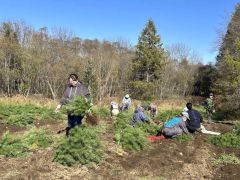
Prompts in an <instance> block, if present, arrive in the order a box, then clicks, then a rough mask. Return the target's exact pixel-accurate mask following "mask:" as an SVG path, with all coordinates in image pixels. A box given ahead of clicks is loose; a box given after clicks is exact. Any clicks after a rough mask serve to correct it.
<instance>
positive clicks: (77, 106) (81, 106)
mask: <svg viewBox="0 0 240 180" xmlns="http://www.w3.org/2000/svg"><path fill="white" fill-rule="evenodd" d="M90 108H91V103H90V101H88V100H87V99H86V98H85V97H83V96H77V97H76V98H75V99H74V100H73V101H71V102H70V103H68V104H67V105H65V106H63V108H62V111H63V112H64V113H70V114H71V115H76V116H78V115H81V116H84V115H86V114H88V113H89V110H90Z"/></svg>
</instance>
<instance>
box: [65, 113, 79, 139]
mask: <svg viewBox="0 0 240 180" xmlns="http://www.w3.org/2000/svg"><path fill="white" fill-rule="evenodd" d="M82 119H83V116H72V115H69V114H68V127H67V128H66V135H67V136H68V135H69V131H70V129H72V128H74V127H75V126H76V125H81V124H82Z"/></svg>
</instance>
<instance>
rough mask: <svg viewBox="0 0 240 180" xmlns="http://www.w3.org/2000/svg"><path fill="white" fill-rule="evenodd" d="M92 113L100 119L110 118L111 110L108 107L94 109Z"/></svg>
mask: <svg viewBox="0 0 240 180" xmlns="http://www.w3.org/2000/svg"><path fill="white" fill-rule="evenodd" d="M92 112H93V114H94V115H96V116H97V117H99V118H106V117H109V116H110V109H109V108H108V107H107V106H101V107H94V108H93V109H92Z"/></svg>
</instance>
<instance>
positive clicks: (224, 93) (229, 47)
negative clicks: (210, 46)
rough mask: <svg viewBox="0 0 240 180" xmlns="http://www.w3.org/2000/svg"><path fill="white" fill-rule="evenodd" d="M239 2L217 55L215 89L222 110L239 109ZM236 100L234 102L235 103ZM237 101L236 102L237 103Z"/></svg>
mask: <svg viewBox="0 0 240 180" xmlns="http://www.w3.org/2000/svg"><path fill="white" fill-rule="evenodd" d="M239 39H240V4H237V6H236V9H235V12H234V13H233V15H232V18H231V21H230V23H229V24H228V27H227V32H226V34H225V36H224V38H223V41H222V44H221V47H220V49H219V55H218V56H217V64H216V65H217V70H218V79H217V82H216V84H215V87H216V90H217V91H218V93H219V94H221V97H222V98H221V99H222V105H221V107H222V108H223V110H224V111H228V112H234V113H236V111H237V110H238V109H240V103H239V102H240V80H239V79H240V43H239ZM235 102H236V103H235ZM237 102H238V103H237Z"/></svg>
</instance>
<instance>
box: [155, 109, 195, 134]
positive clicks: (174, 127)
mask: <svg viewBox="0 0 240 180" xmlns="http://www.w3.org/2000/svg"><path fill="white" fill-rule="evenodd" d="M187 119H188V114H187V113H186V112H182V113H181V114H180V115H178V116H175V117H173V118H172V119H170V120H168V121H166V122H165V123H164V125H163V126H162V128H161V129H160V130H159V132H158V134H157V136H160V135H163V136H165V137H166V138H173V137H176V136H179V135H181V134H183V133H185V134H188V135H189V134H190V133H189V131H188V129H187V127H186V124H185V121H186V120H187Z"/></svg>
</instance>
